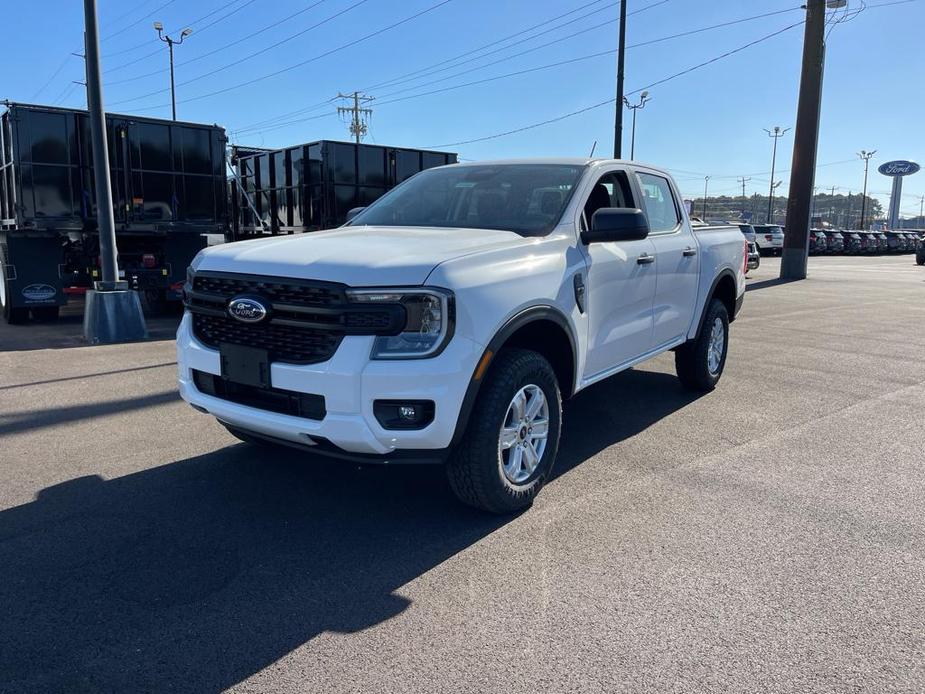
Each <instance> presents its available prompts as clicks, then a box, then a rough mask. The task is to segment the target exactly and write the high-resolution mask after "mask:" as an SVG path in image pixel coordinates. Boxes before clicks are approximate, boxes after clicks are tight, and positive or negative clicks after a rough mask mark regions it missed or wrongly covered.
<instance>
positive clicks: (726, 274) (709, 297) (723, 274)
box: [694, 267, 738, 335]
mask: <svg viewBox="0 0 925 694" xmlns="http://www.w3.org/2000/svg"><path fill="white" fill-rule="evenodd" d="M724 277H729V278H730V279H731V280H732V284H733V286H736V287H737V286H738V284H737V283H736V276H735V273H734V272H733V271H732V270H730V269H729V268H728V267H726V268H723V269H722V270H720V273H719V274H718V275H717V276H716V277H715V278H714V279H713V284H712V285H710V291H709V293H707V298H706V301H704V302H703V307H702V308H701V310H700V318H698V319H697V332H695V333H694V335H699V334H700V331H701V329H702V328H703V321H704V318H706V316H707V307H708V306H709V305H710V302H711V301H712V300H713V297H714V296H716V288H717V287H718V286H719V283H720V281H722V279H723V278H724ZM735 313H736V312H735V311H733V312H732V313H731V314H729V322H730V323H731V322H732V321H734V320H735Z"/></svg>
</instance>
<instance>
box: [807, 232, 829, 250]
mask: <svg viewBox="0 0 925 694" xmlns="http://www.w3.org/2000/svg"><path fill="white" fill-rule="evenodd" d="M808 249H809V254H810V255H818V254H819V253H825V252H826V251H827V250H828V249H829V243H828V239H827V238H826V236H825V232H824V231H822V230H820V229H810V230H809V246H808Z"/></svg>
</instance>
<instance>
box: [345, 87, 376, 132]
mask: <svg viewBox="0 0 925 694" xmlns="http://www.w3.org/2000/svg"><path fill="white" fill-rule="evenodd" d="M337 98H338V99H353V106H338V107H337V112H338V113H339V114H341V115H345V114H350V132H351V134H352V135H353V137H354V139H355V140H356V143H357V144H360V139H361V138H362V137H363V136H364V135H366V133H368V132H369V126H368V125H367V121H368V120H369V118H370V117H371V116H372V115H373V110H372V109H371V108H360V103H361V102H362V103H367V102H369V101H372V100H373V99H374V98H375V97H372V96H367V95H366V94H361V93H360V92H353V94H341V93H339V92H338V94H337Z"/></svg>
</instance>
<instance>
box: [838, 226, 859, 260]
mask: <svg viewBox="0 0 925 694" xmlns="http://www.w3.org/2000/svg"><path fill="white" fill-rule="evenodd" d="M841 234H842V237H844V239H845V249H844V252H845V253H847V254H848V255H855V254H857V253H863V252H864V247H863V244H864V243H865V242H864V241H862V239H861V235H860V234H859V233H858V232H856V231H848V230H843V231H842V232H841Z"/></svg>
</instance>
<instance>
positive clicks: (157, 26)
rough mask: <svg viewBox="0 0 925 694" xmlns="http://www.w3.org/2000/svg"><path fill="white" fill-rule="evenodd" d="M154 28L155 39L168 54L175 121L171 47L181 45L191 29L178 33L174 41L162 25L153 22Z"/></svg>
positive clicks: (174, 90) (171, 101)
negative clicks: (155, 31)
mask: <svg viewBox="0 0 925 694" xmlns="http://www.w3.org/2000/svg"><path fill="white" fill-rule="evenodd" d="M154 28H155V29H156V30H157V38H159V39H160V40H161V41H163V42H164V43H166V44H167V49H168V51H169V52H170V107H171V109H172V113H173V119H174V120H176V119H177V92H176V89H175V88H174V85H173V47H174V46H179V45H180V44H181V43H183V39H185V38H186V37H187V36H189V35H190V34H192V33H193V30H192V29H189V28H187V29H184V30H183V31H181V32H180V38H179V40H174V39H172V38H170V36H168V35H167V34H165V33H164V25H163V24H161V23H160V22H154Z"/></svg>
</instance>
